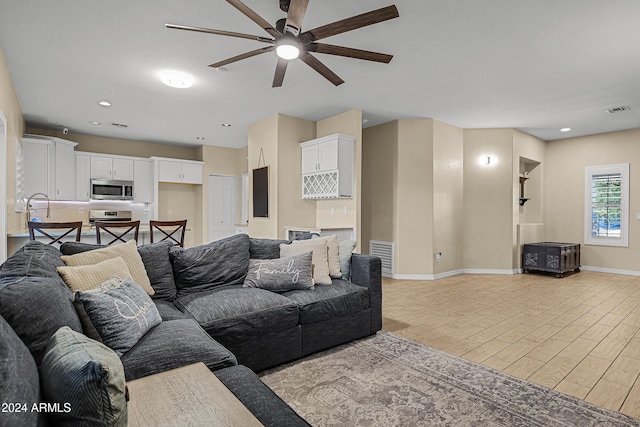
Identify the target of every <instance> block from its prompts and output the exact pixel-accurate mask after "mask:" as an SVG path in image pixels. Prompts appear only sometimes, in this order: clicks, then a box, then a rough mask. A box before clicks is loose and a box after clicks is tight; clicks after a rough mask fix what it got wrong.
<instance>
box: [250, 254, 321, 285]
mask: <svg viewBox="0 0 640 427" xmlns="http://www.w3.org/2000/svg"><path fill="white" fill-rule="evenodd" d="M311 274H312V269H311V252H307V253H304V254H300V255H294V256H291V257H287V258H276V259H250V260H249V272H248V273H247V277H246V278H245V279H244V285H243V286H244V287H245V288H260V289H266V290H269V291H271V292H284V291H289V290H292V289H313V277H312V275H311Z"/></svg>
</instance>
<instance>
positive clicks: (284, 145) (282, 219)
mask: <svg viewBox="0 0 640 427" xmlns="http://www.w3.org/2000/svg"><path fill="white" fill-rule="evenodd" d="M279 119H280V120H279V122H278V165H279V168H278V183H279V188H278V195H279V196H278V199H277V203H278V212H279V215H278V235H277V237H278V238H280V239H285V238H286V230H285V227H291V226H294V227H295V226H313V225H315V224H316V202H315V200H302V179H301V178H300V177H301V172H302V166H301V161H300V159H301V157H302V150H301V148H300V142H302V141H308V140H311V139H314V138H315V135H316V123H315V122H313V121H310V120H303V119H298V118H295V117H291V116H285V115H280V117H279Z"/></svg>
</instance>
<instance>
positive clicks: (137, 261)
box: [62, 240, 154, 295]
mask: <svg viewBox="0 0 640 427" xmlns="http://www.w3.org/2000/svg"><path fill="white" fill-rule="evenodd" d="M116 257H122V259H123V260H124V262H126V263H127V267H128V268H129V271H130V272H131V277H133V280H135V282H136V283H137V284H139V285H140V286H142V288H143V289H144V290H145V291H146V292H147V293H148V294H149V295H153V293H154V291H153V288H152V287H151V282H150V281H149V276H147V270H146V269H145V268H144V264H143V262H142V258H141V257H140V254H139V253H138V250H137V246H136V241H135V240H129V241H128V242H127V243H122V244H118V245H112V246H107V247H104V248H100V249H94V250H92V251H87V252H82V253H78V254H75V255H63V256H62V261H64V263H65V264H66V265H69V266H78V265H90V264H97V263H99V262H101V261H104V260H108V259H112V258H116Z"/></svg>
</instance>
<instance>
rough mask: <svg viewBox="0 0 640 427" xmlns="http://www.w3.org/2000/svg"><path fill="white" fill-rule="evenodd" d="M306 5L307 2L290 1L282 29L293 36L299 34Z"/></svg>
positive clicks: (304, 0) (303, 0) (306, 0)
mask: <svg viewBox="0 0 640 427" xmlns="http://www.w3.org/2000/svg"><path fill="white" fill-rule="evenodd" d="M308 5H309V0H291V3H290V4H289V12H288V13H287V21H286V22H285V27H284V28H285V31H288V32H290V33H291V34H293V35H294V36H297V35H298V34H300V29H301V28H302V20H303V19H304V14H305V13H306V12H307V6H308Z"/></svg>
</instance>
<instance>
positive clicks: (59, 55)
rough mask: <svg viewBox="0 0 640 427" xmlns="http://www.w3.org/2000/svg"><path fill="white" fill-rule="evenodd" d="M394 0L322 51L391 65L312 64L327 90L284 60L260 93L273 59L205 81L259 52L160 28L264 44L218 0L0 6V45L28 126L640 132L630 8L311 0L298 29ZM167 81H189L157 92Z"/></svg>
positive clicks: (530, 0) (218, 136)
mask: <svg viewBox="0 0 640 427" xmlns="http://www.w3.org/2000/svg"><path fill="white" fill-rule="evenodd" d="M244 2H245V4H246V5H247V6H249V7H250V8H252V9H253V10H254V11H256V12H257V13H258V14H259V15H261V16H262V17H264V18H265V19H266V20H267V21H269V22H272V23H275V21H276V20H277V19H279V18H282V17H284V13H283V12H282V11H280V9H279V8H278V0H244ZM392 2H394V3H395V4H396V5H397V7H398V10H399V13H400V18H397V19H394V20H391V21H387V22H383V23H379V24H376V25H373V26H370V27H366V28H361V29H358V30H355V31H352V32H348V33H344V34H341V35H338V36H334V37H331V38H328V39H326V40H323V42H325V41H326V42H327V43H331V44H338V45H345V46H349V47H354V48H359V49H366V50H373V51H378V52H383V53H390V54H393V55H394V59H393V60H392V61H391V63H390V64H388V65H386V64H378V63H373V62H368V61H360V60H356V59H350V58H341V57H336V56H329V55H321V54H317V58H319V59H321V60H322V61H323V62H324V63H325V64H326V65H327V66H328V67H329V68H331V69H332V70H333V71H334V72H335V73H336V74H338V75H339V76H340V77H342V78H343V79H344V80H345V82H346V83H344V84H343V85H341V86H338V87H334V86H333V85H332V84H331V83H329V82H328V81H327V80H325V79H324V78H323V77H321V76H320V75H319V74H317V73H316V72H315V71H313V70H312V69H311V68H309V67H308V66H306V65H305V64H303V63H301V62H300V61H292V63H290V64H289V67H288V70H287V74H286V76H285V79H284V84H283V87H281V88H275V89H274V88H271V81H272V79H273V72H274V69H275V64H276V58H275V54H272V53H267V54H264V55H260V56H257V57H253V58H250V59H246V60H243V61H240V62H236V63H233V64H230V65H228V66H227V67H226V68H227V71H226V72H219V71H216V70H215V69H212V68H210V67H207V65H208V64H211V63H212V62H216V61H219V60H222V59H226V58H228V57H231V56H234V55H238V54H240V53H243V52H246V51H249V50H253V49H256V48H259V47H263V46H265V45H264V44H261V43H259V42H256V41H251V40H245V39H236V38H230V37H223V36H217V35H209V34H202V33H193V32H187V31H178V30H170V29H167V28H165V26H164V24H165V23H176V24H184V25H193V26H201V27H208V28H215V29H221V30H228V31H235V32H241V33H249V34H255V35H259V36H265V37H268V34H267V33H265V32H264V30H262V29H261V28H260V27H258V26H257V25H256V24H255V23H254V22H252V21H251V20H249V19H248V18H247V17H246V16H244V15H243V14H241V13H240V12H239V11H238V10H236V9H235V8H234V7H232V6H231V5H230V4H228V3H227V2H226V1H224V0H135V1H131V0H109V1H95V0H58V1H42V0H20V1H16V0H0V47H1V48H2V50H3V52H4V55H5V58H6V61H7V63H8V66H9V70H10V73H11V76H12V78H13V82H14V85H15V88H16V91H17V94H18V98H19V100H20V104H21V106H22V110H23V112H24V115H25V119H26V121H27V124H28V125H29V126H36V127H41V128H46V129H54V130H60V129H62V127H64V126H66V127H68V128H69V129H70V130H71V132H77V133H85V134H92V135H100V136H107V137H114V138H124V139H131V140H142V141H151V142H162V143H172V144H192V145H200V144H203V143H204V144H209V145H219V146H226V147H237V148H239V147H243V146H246V145H247V128H248V125H249V124H251V123H254V122H256V121H258V120H261V119H263V118H265V117H268V116H270V115H272V114H275V113H283V114H288V115H291V116H296V117H301V118H305V119H310V120H320V119H323V118H326V117H329V116H332V115H334V114H338V113H341V112H343V111H346V110H349V109H352V108H360V109H362V110H363V118H364V119H366V121H367V122H366V125H365V126H371V125H375V124H379V123H384V122H387V121H390V120H393V119H397V118H415V117H429V118H435V119H438V120H441V121H444V122H447V123H450V124H452V125H455V126H458V127H461V128H489V127H508V128H519V129H521V130H523V131H525V132H527V133H530V134H532V135H535V136H538V137H540V138H542V139H545V140H553V139H559V138H566V137H572V136H580V135H587V134H595V133H602V132H610V131H615V130H622V129H630V128H637V127H640V42H639V41H640V24H639V23H638V22H639V18H640V1H638V0H606V1H604V0H367V1H366V2H365V1H356V0H351V1H346V0H310V4H309V8H308V10H307V14H306V17H305V19H304V26H303V31H304V30H305V29H311V28H315V27H317V26H320V25H324V24H327V23H330V22H334V21H337V20H340V19H343V18H346V17H350V16H353V15H357V14H360V13H364V12H368V11H370V10H373V9H377V8H380V7H384V6H387V5H389V4H394V3H392ZM162 70H180V71H184V72H187V73H190V74H191V75H193V76H194V78H195V83H194V85H193V87H191V88H189V89H174V88H169V87H166V86H164V85H163V84H162V83H161V82H160V80H159V78H158V73H159V72H160V71H162ZM102 99H106V100H109V101H111V102H112V103H113V106H112V107H110V108H104V107H100V106H99V105H98V104H97V102H98V101H99V100H102ZM623 105H624V106H629V107H631V110H630V111H625V112H621V113H617V114H607V113H606V112H605V109H607V108H613V107H619V106H623ZM91 121H99V122H101V123H102V125H101V126H96V125H92V124H90V122H91ZM111 123H122V124H127V125H128V127H127V128H117V127H115V126H112V125H111ZM222 123H229V124H231V127H223V126H221V124H222ZM562 127H571V128H572V131H571V132H568V133H561V132H559V129H560V128H562ZM197 137H204V138H206V139H205V140H203V141H201V140H197V139H196V138H197Z"/></svg>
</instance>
